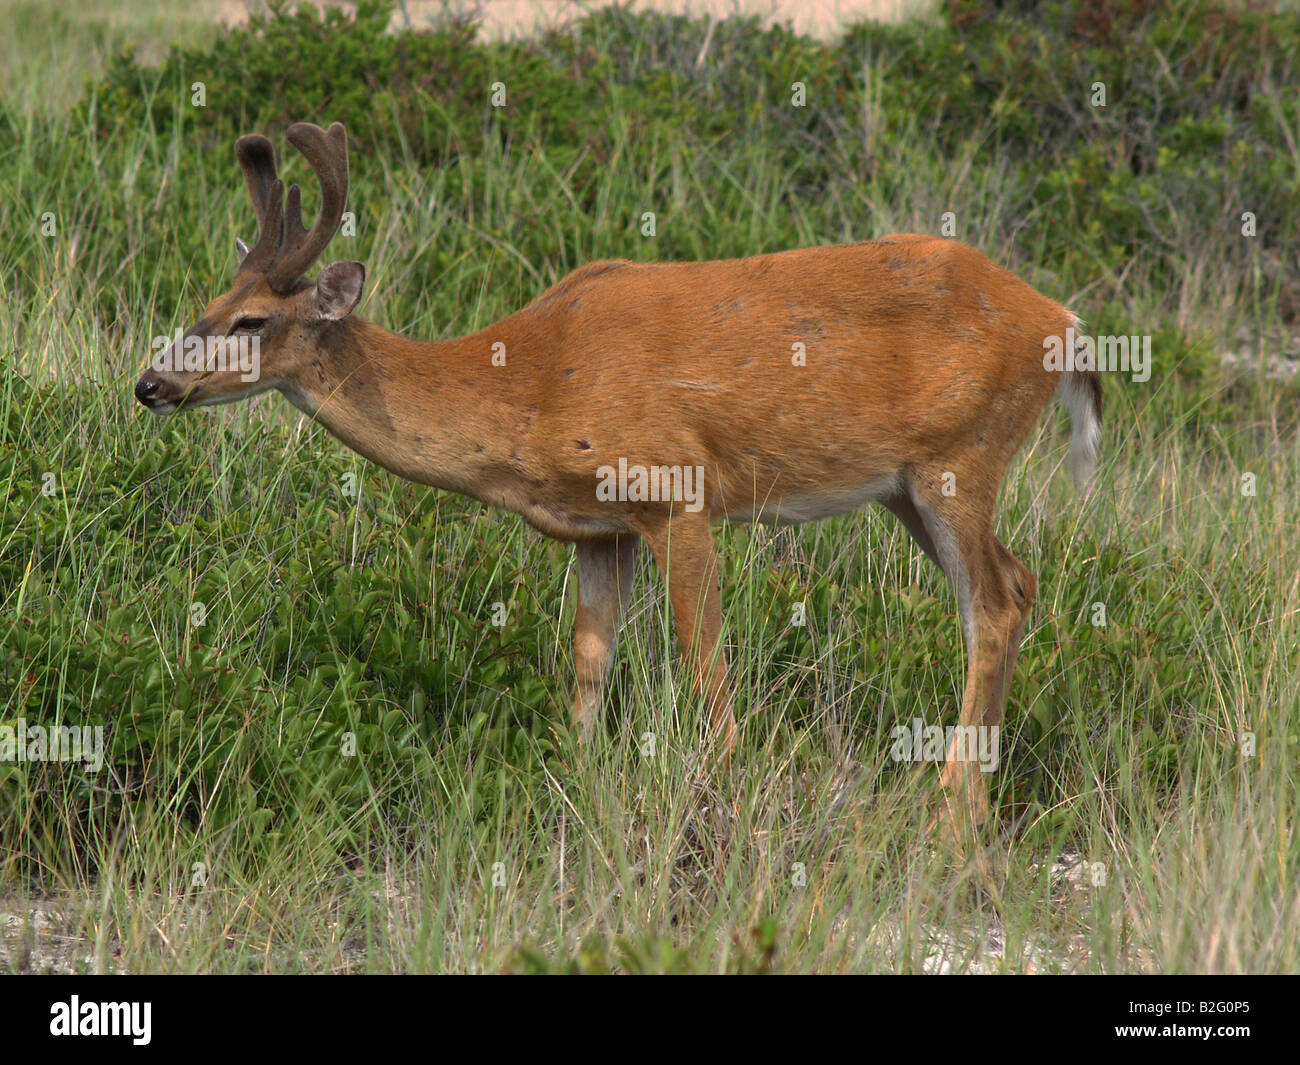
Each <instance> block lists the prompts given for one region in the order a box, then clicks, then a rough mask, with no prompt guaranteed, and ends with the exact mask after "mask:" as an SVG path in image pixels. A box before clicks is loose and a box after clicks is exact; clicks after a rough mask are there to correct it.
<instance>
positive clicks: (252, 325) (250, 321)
mask: <svg viewBox="0 0 1300 1065" xmlns="http://www.w3.org/2000/svg"><path fill="white" fill-rule="evenodd" d="M264 325H266V319H265V318H241V319H239V321H237V322H236V323H235V328H234V330H233V331H234V332H236V333H240V332H245V333H256V332H257V331H258V330H259V329H261V328H262V326H264Z"/></svg>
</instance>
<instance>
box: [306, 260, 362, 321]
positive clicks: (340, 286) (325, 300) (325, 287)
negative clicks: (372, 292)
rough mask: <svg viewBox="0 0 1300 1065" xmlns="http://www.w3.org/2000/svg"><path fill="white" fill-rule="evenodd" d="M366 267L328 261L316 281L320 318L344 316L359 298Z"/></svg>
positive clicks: (352, 263) (357, 264) (349, 312)
mask: <svg viewBox="0 0 1300 1065" xmlns="http://www.w3.org/2000/svg"><path fill="white" fill-rule="evenodd" d="M365 281H366V268H365V267H364V266H362V265H361V264H360V263H354V262H347V261H344V262H338V263H330V264H329V266H327V267H325V269H324V270H322V271H321V275H320V280H319V281H317V282H316V306H317V308H319V310H320V314H321V317H322V318H330V319H335V318H346V317H347V316H348V315H349V314H351V313H352V308H353V307H355V306H356V305H357V303H358V302H359V301H360V299H361V286H362V285H363V284H365Z"/></svg>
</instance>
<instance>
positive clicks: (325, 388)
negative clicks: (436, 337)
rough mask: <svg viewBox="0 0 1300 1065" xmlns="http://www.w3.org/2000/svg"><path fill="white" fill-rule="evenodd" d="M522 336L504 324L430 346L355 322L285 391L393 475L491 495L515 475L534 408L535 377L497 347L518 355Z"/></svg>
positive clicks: (319, 347) (347, 321) (341, 327)
mask: <svg viewBox="0 0 1300 1065" xmlns="http://www.w3.org/2000/svg"><path fill="white" fill-rule="evenodd" d="M513 332H514V331H513V330H511V329H510V328H509V327H508V323H498V324H497V325H494V326H492V327H491V329H490V330H488V331H486V332H483V333H477V334H474V335H472V336H468V337H461V338H459V339H456V340H447V341H440V342H427V341H419V340H412V339H410V338H408V337H403V336H399V335H398V334H396V333H390V332H389V331H388V330H386V329H384V328H382V327H380V326H378V325H375V324H374V323H373V322H368V321H365V320H364V319H361V318H357V317H355V316H349V317H347V318H344V319H341V320H339V321H337V322H331V323H330V324H329V325H327V326H325V327H324V329H323V331H322V333H321V334H320V336H319V338H318V342H317V344H316V346H315V350H314V352H313V354H312V356H311V357H310V358H309V359H308V360H307V362H306V365H305V366H304V367H302V368H301V369H300V370H299V371H298V372H297V373H295V374H294V375H293V377H292V379H290V380H286V381H284V382H283V383H282V384H281V386H280V388H281V391H282V392H283V393H284V394H285V396H286V397H287V398H288V399H289V401H290V402H291V403H293V404H294V406H296V407H297V408H298V409H299V410H301V411H303V412H304V413H305V414H308V415H310V416H311V417H312V418H314V419H315V420H316V421H318V422H320V424H322V425H323V426H325V428H326V429H328V430H329V431H330V432H331V433H332V434H333V435H334V436H336V437H338V439H339V440H341V441H342V442H343V443H344V444H346V445H347V446H348V447H349V448H351V449H352V450H353V451H356V452H358V453H359V454H361V455H362V456H364V457H365V458H368V459H370V460H371V461H372V462H375V463H377V464H378V465H380V466H383V467H384V468H385V469H387V470H390V471H392V472H393V473H396V474H398V475H399V476H401V477H405V478H407V479H409V480H413V481H417V482H419V483H422V484H429V485H433V486H434V487H437V488H444V489H447V490H449V491H455V492H462V493H464V494H467V495H473V496H477V497H479V498H487V497H489V496H491V495H493V494H494V491H493V489H494V483H495V482H497V481H499V480H500V479H501V478H502V476H508V471H509V470H510V468H511V466H512V462H511V460H510V456H511V455H512V454H515V453H517V451H518V436H519V434H520V433H521V432H522V431H523V430H524V429H525V428H526V427H525V422H526V420H527V419H526V416H525V415H524V412H525V411H526V410H527V409H528V408H529V405H530V401H529V400H528V399H527V397H526V396H525V395H523V394H522V388H523V387H524V384H523V382H524V381H526V378H527V376H528V375H526V374H518V373H511V372H510V371H509V370H508V369H506V368H505V367H504V366H500V365H494V363H493V354H494V349H493V345H494V343H497V342H498V341H499V342H501V343H503V344H505V345H506V348H505V349H504V350H505V351H511V350H513V349H514V348H515V345H514V344H513V340H514V337H513ZM489 334H490V335H489ZM534 343H535V338H534ZM498 350H501V349H498ZM515 465H517V463H515ZM496 487H497V488H498V489H499V487H500V486H499V485H496Z"/></svg>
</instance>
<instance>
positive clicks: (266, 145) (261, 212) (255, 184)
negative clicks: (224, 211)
mask: <svg viewBox="0 0 1300 1065" xmlns="http://www.w3.org/2000/svg"><path fill="white" fill-rule="evenodd" d="M235 155H236V156H238V158H239V165H240V166H241V167H243V170H244V180H245V181H246V182H248V194H249V195H250V196H251V197H252V198H253V209H254V210H256V211H257V223H258V225H261V224H262V219H263V217H264V216H265V215H266V202H267V199H268V198H269V196H270V192H271V182H273V181H274V180H275V179H276V172H275V149H274V148H273V147H272V146H271V142H270V141H269V140H267V139H266V138H265V137H263V136H262V135H261V134H259V133H252V134H249V135H248V136H247V137H240V138H239V140H237V141H236V142H235Z"/></svg>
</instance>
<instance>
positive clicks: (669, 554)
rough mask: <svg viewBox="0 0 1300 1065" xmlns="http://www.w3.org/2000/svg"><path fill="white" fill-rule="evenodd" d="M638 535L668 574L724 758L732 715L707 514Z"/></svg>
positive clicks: (668, 521) (731, 738)
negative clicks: (642, 537)
mask: <svg viewBox="0 0 1300 1065" xmlns="http://www.w3.org/2000/svg"><path fill="white" fill-rule="evenodd" d="M642 535H643V536H644V537H645V540H646V543H647V544H648V545H649V547H650V550H651V552H652V553H653V554H654V557H655V562H657V563H658V564H659V568H660V570H662V571H663V573H664V574H665V575H666V576H667V578H668V598H669V600H670V601H671V602H672V608H673V617H674V619H675V621H676V623H677V638H678V641H679V642H680V643H681V645H682V652H683V653H684V654H685V655H686V660H687V663H688V666H689V668H690V670H691V675H692V677H693V679H694V682H695V688H696V690H697V691H698V692H699V693H700V694H701V695H703V696H704V699H705V704H706V706H707V707H708V712H709V720H710V723H711V739H712V740H713V741H714V742H717V743H719V744H720V745H721V760H722V761H725V760H726V759H727V758H728V757H729V756H730V755H731V752H732V751H733V750H734V749H735V746H736V719H735V717H734V716H733V715H732V712H731V699H730V697H729V695H728V693H727V663H726V659H725V656H724V655H723V652H722V593H721V588H720V586H719V580H720V572H719V567H718V557H717V554H716V552H715V551H714V547H713V529H712V526H711V524H710V521H709V517H708V514H707V513H705V512H700V513H698V514H694V513H691V512H689V511H687V512H684V513H678V514H674V515H672V517H671V518H664V520H663V521H662V522H660V523H658V524H656V525H655V526H653V527H652V528H649V529H645V530H642Z"/></svg>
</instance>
